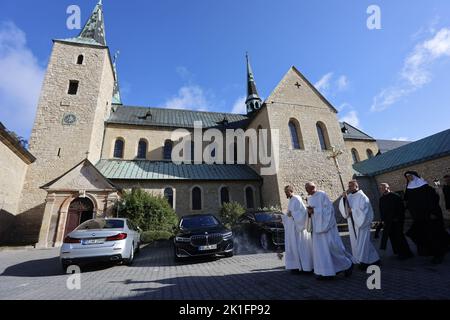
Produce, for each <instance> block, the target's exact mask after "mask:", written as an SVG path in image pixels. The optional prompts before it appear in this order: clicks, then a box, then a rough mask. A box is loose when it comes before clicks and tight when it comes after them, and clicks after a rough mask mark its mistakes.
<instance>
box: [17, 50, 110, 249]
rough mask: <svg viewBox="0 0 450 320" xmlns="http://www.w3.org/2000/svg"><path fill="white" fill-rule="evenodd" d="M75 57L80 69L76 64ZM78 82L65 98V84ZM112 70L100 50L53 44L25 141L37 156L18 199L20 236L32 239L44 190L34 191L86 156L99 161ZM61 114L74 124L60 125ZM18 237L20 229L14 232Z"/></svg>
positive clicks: (103, 51)
mask: <svg viewBox="0 0 450 320" xmlns="http://www.w3.org/2000/svg"><path fill="white" fill-rule="evenodd" d="M80 54H83V55H84V62H83V65H78V64H76V61H77V58H78V56H79V55H80ZM70 80H77V81H79V88H78V93H77V95H69V94H68V88H69V81H70ZM113 86H114V81H113V70H112V66H111V61H110V57H109V51H108V49H106V48H98V47H89V46H81V45H76V44H67V43H61V42H55V43H54V46H53V51H52V55H51V57H50V62H49V65H48V68H47V73H46V76H45V79H44V83H43V87H42V91H41V96H40V99H39V104H38V109H37V113H36V118H35V122H34V127H33V131H32V134H31V138H30V152H31V153H32V154H33V155H34V156H35V157H36V158H37V160H36V162H35V163H33V164H32V165H31V166H30V168H29V170H28V173H27V176H26V179H25V185H24V189H23V192H22V197H21V206H20V208H19V211H20V212H21V216H22V217H21V220H23V221H22V222H21V224H22V235H20V236H21V237H22V238H25V239H28V241H29V242H33V241H37V239H38V235H39V228H40V224H41V221H42V215H43V211H42V210H43V207H44V206H45V203H44V200H45V198H46V192H45V191H43V190H41V189H40V187H41V186H42V185H44V184H45V183H48V182H49V181H51V180H53V179H55V178H57V177H58V176H60V175H61V174H63V173H64V172H66V171H67V170H69V169H71V168H72V167H74V166H75V165H76V164H77V163H79V162H81V161H82V160H83V159H84V158H86V155H87V152H89V156H88V157H89V160H91V161H92V162H93V163H95V162H96V161H97V160H98V159H100V152H101V145H102V139H103V128H104V125H103V123H104V120H105V118H106V117H107V115H108V112H109V108H110V106H111V98H112V92H113ZM67 114H74V115H75V116H76V122H75V123H74V124H72V125H67V124H64V123H63V118H64V116H65V115H67ZM17 232H18V233H20V232H21V231H17Z"/></svg>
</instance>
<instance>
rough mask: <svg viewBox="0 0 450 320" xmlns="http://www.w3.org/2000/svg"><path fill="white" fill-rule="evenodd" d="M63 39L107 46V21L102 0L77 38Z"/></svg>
mask: <svg viewBox="0 0 450 320" xmlns="http://www.w3.org/2000/svg"><path fill="white" fill-rule="evenodd" d="M62 41H66V42H74V43H79V44H87V45H97V46H106V37H105V21H104V19H103V4H102V1H101V0H100V1H99V2H98V3H97V5H96V6H95V8H94V11H92V14H91V16H90V17H89V20H88V21H87V22H86V24H85V26H84V28H83V29H82V30H81V32H80V34H79V35H78V37H76V38H70V39H64V40H62Z"/></svg>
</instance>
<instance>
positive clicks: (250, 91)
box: [245, 53, 262, 114]
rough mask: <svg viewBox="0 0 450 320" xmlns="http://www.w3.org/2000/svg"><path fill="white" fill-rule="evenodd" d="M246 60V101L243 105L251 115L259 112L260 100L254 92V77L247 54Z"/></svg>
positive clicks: (255, 91)
mask: <svg viewBox="0 0 450 320" xmlns="http://www.w3.org/2000/svg"><path fill="white" fill-rule="evenodd" d="M246 58H247V100H246V101H245V104H246V105H247V113H248V114H249V113H252V112H254V111H256V110H259V109H260V108H261V105H262V100H261V98H260V97H259V95H258V90H256V83H255V77H254V75H253V70H252V66H251V65H250V58H249V56H248V53H247V54H246Z"/></svg>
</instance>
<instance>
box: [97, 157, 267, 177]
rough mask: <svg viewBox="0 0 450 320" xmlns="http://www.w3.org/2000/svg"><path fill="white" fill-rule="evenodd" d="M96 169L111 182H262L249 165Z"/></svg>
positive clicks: (131, 164)
mask: <svg viewBox="0 0 450 320" xmlns="http://www.w3.org/2000/svg"><path fill="white" fill-rule="evenodd" d="M96 167H97V169H98V170H99V171H100V172H101V173H102V174H103V175H104V176H105V177H106V178H107V179H112V180H211V181H214V180H216V181H222V180H224V181H225V180H227V181H231V180H248V181H255V180H260V179H261V177H260V176H259V175H258V174H257V173H256V172H255V171H253V169H251V168H250V167H249V166H247V165H243V164H242V165H241V164H236V165H226V164H221V165H219V164H212V165H208V164H180V165H177V164H175V163H173V162H163V161H148V160H129V161H128V160H100V161H99V162H98V163H97V165H96Z"/></svg>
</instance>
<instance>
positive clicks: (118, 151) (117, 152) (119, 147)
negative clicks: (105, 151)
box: [114, 138, 125, 159]
mask: <svg viewBox="0 0 450 320" xmlns="http://www.w3.org/2000/svg"><path fill="white" fill-rule="evenodd" d="M124 146H125V142H124V141H123V140H122V139H120V138H119V139H116V142H115V144H114V158H120V159H122V158H123V149H124Z"/></svg>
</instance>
